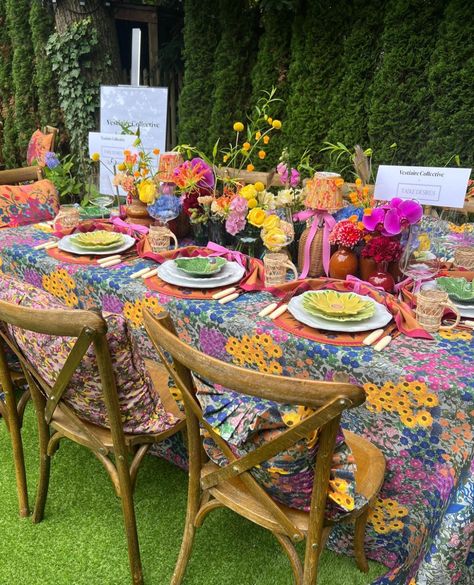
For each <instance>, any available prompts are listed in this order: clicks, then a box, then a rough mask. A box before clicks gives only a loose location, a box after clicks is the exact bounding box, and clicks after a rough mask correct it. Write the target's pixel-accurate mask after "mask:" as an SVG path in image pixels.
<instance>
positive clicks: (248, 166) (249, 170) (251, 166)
mask: <svg viewBox="0 0 474 585" xmlns="http://www.w3.org/2000/svg"><path fill="white" fill-rule="evenodd" d="M254 170H255V167H254V166H253V164H249V165H247V171H248V172H249V173H251V172H252V171H254Z"/></svg>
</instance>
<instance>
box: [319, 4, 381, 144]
mask: <svg viewBox="0 0 474 585" xmlns="http://www.w3.org/2000/svg"><path fill="white" fill-rule="evenodd" d="M384 3H385V0H355V1H354V6H353V13H352V14H353V16H352V20H351V23H350V26H349V27H348V30H347V36H346V38H345V40H344V42H343V44H342V47H341V51H342V58H341V59H340V66H341V68H342V71H341V80H340V83H339V84H338V85H337V87H336V91H335V92H334V94H333V95H332V98H331V103H330V104H329V111H330V119H331V125H330V127H329V129H328V135H327V137H326V140H328V141H329V142H332V143H335V142H338V141H339V142H342V143H343V144H345V145H346V146H348V147H352V146H354V145H355V144H360V145H362V146H364V147H366V148H367V147H368V145H369V136H368V129H367V120H368V116H369V112H370V99H369V91H370V86H371V83H372V80H373V77H374V74H375V71H376V69H377V67H378V64H379V61H380V58H381V51H380V40H381V33H382V29H381V26H382V24H383V23H382V22H381V13H382V14H383V10H384Z"/></svg>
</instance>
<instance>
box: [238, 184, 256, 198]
mask: <svg viewBox="0 0 474 585" xmlns="http://www.w3.org/2000/svg"><path fill="white" fill-rule="evenodd" d="M239 195H240V196H241V197H245V199H256V198H257V190H256V189H255V187H254V186H253V185H245V187H242V189H241V190H240V192H239Z"/></svg>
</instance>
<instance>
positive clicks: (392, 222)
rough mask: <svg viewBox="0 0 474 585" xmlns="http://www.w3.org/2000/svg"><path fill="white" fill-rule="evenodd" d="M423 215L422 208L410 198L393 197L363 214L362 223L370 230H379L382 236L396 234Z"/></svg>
mask: <svg viewBox="0 0 474 585" xmlns="http://www.w3.org/2000/svg"><path fill="white" fill-rule="evenodd" d="M422 216H423V208H422V206H421V205H420V204H419V203H418V202H417V201H413V200H412V199H407V200H403V199H399V198H398V197H395V198H394V199H392V200H391V201H390V203H388V204H387V205H383V206H382V207H375V208H374V209H372V210H371V212H370V214H368V215H364V217H363V218H362V223H363V224H364V227H365V228H366V229H368V230H369V231H370V232H374V231H380V232H381V233H382V235H384V236H396V235H398V234H399V233H400V232H401V231H402V230H403V229H405V228H406V227H408V226H409V225H413V224H415V223H417V222H418V221H419V220H420V219H421V217H422Z"/></svg>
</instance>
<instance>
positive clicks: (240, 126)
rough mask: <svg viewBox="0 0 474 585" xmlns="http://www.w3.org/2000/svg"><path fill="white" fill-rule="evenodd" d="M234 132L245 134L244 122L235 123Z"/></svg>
mask: <svg viewBox="0 0 474 585" xmlns="http://www.w3.org/2000/svg"><path fill="white" fill-rule="evenodd" d="M234 130H235V131H236V132H243V130H244V125H243V124H242V122H235V123H234Z"/></svg>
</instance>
